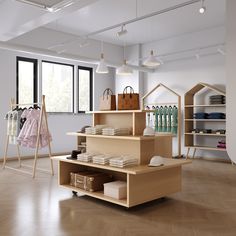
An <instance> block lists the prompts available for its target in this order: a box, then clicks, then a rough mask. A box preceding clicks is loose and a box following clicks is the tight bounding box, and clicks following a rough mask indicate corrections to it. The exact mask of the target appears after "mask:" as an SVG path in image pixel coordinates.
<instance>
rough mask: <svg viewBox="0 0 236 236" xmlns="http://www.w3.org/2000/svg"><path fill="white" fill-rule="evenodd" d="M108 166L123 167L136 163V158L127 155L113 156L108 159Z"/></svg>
mask: <svg viewBox="0 0 236 236" xmlns="http://www.w3.org/2000/svg"><path fill="white" fill-rule="evenodd" d="M109 164H110V166H115V167H120V168H124V167H127V166H133V165H138V159H137V158H133V157H128V156H121V157H115V158H112V159H110V160H109Z"/></svg>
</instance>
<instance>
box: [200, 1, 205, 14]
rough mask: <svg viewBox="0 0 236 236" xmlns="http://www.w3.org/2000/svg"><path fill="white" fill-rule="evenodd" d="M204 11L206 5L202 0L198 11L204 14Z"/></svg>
mask: <svg viewBox="0 0 236 236" xmlns="http://www.w3.org/2000/svg"><path fill="white" fill-rule="evenodd" d="M205 12H206V7H205V5H204V0H202V6H201V8H200V9H199V13H201V14H204V13H205Z"/></svg>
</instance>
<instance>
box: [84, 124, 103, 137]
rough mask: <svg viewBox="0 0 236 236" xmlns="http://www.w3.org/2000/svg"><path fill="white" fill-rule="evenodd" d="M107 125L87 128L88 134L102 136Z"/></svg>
mask: <svg viewBox="0 0 236 236" xmlns="http://www.w3.org/2000/svg"><path fill="white" fill-rule="evenodd" d="M105 127H106V125H96V126H94V127H88V128H85V133H86V134H94V135H95V134H102V129H103V128H105Z"/></svg>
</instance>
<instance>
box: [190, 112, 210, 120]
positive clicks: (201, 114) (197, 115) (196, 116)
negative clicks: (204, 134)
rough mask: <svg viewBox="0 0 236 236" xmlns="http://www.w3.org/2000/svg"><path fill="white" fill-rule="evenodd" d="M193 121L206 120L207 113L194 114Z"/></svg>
mask: <svg viewBox="0 0 236 236" xmlns="http://www.w3.org/2000/svg"><path fill="white" fill-rule="evenodd" d="M193 118H194V119H208V113H205V112H196V113H194V115H193Z"/></svg>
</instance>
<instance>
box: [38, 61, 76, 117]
mask: <svg viewBox="0 0 236 236" xmlns="http://www.w3.org/2000/svg"><path fill="white" fill-rule="evenodd" d="M42 93H43V94H44V95H45V96H46V107H47V111H48V112H73V66H70V65H61V64H54V63H49V62H43V63H42Z"/></svg>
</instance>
